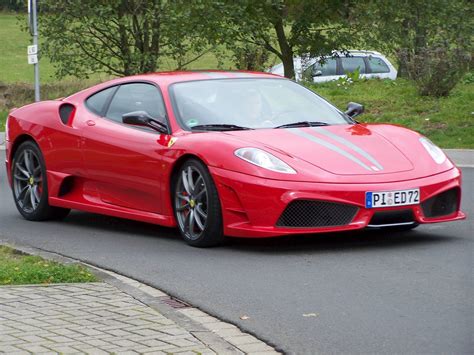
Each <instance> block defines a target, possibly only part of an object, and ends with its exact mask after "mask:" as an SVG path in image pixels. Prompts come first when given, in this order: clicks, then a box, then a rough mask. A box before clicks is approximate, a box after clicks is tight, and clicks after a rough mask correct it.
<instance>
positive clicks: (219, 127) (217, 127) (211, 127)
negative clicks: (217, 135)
mask: <svg viewBox="0 0 474 355" xmlns="http://www.w3.org/2000/svg"><path fill="white" fill-rule="evenodd" d="M191 129H192V130H193V131H194V130H203V131H241V130H245V129H253V128H250V127H242V126H237V125H235V124H219V123H214V124H200V125H197V126H193V127H191Z"/></svg>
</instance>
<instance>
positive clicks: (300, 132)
mask: <svg viewBox="0 0 474 355" xmlns="http://www.w3.org/2000/svg"><path fill="white" fill-rule="evenodd" d="M288 131H289V132H291V133H293V134H296V135H297V136H300V137H303V138H306V139H308V140H310V141H313V142H315V143H317V144H319V145H322V146H324V147H326V148H328V149H330V150H332V151H333V152H336V153H338V154H340V155H342V156H344V157H346V158H347V159H350V160H352V161H353V162H354V163H356V164H358V165H360V166H361V167H363V168H364V169H365V170H368V171H373V170H372V169H371V168H369V167H368V166H367V165H365V164H364V163H363V162H362V161H361V160H360V159H357V157H355V156H354V155H352V154H350V153H348V152H346V151H345V150H343V149H341V148H339V147H338V146H336V145H334V144H332V143H329V142H327V141H325V140H324V139H320V138H318V137H315V136H313V135H311V134H309V133H306V132H305V131H303V130H302V129H301V128H290V129H288Z"/></svg>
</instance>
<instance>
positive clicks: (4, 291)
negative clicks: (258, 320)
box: [0, 282, 276, 355]
mask: <svg viewBox="0 0 474 355" xmlns="http://www.w3.org/2000/svg"><path fill="white" fill-rule="evenodd" d="M156 291H157V292H159V293H160V291H158V290H156ZM160 294H161V293H160ZM187 312H198V313H199V312H201V311H199V310H196V309H193V308H191V309H188V310H187ZM201 313H202V312H201ZM202 314H203V315H204V316H207V315H206V314H204V313H202ZM207 317H208V318H212V317H209V316H207ZM213 319H215V318H213ZM216 321H217V320H216ZM221 323H222V324H227V323H223V322H221ZM228 326H229V327H228V329H227V330H229V329H232V328H236V327H234V326H233V325H230V324H228ZM219 328H222V326H220V327H219ZM224 328H225V327H224ZM236 334H237V336H236V337H235V335H236ZM247 337H248V339H247ZM251 338H252V340H249V339H251ZM233 339H234V343H235V342H237V343H243V344H244V345H243V348H241V349H239V346H241V347H242V345H239V344H236V346H233V345H232V344H231V343H229V344H228V346H227V347H225V346H224V347H222V344H219V342H217V343H215V344H214V343H213V341H212V340H211V341H208V342H204V341H202V340H200V339H198V337H196V336H195V335H194V334H193V333H192V332H190V331H188V330H186V329H184V328H183V327H181V326H179V325H177V324H176V323H175V322H174V321H172V320H170V319H169V318H167V317H165V316H163V315H162V314H160V313H159V312H158V311H156V310H155V309H153V308H151V307H149V306H147V305H145V304H144V303H142V302H140V301H139V300H137V299H135V298H134V297H132V296H130V295H129V294H127V293H125V292H123V291H121V290H119V289H118V288H116V287H115V286H113V285H111V284H108V283H105V282H104V283H84V284H59V285H48V286H2V287H0V353H2V352H3V353H8V354H14V353H15V354H23V353H24V354H28V353H35V354H36V353H50V354H51V353H62V354H80V353H81V354H82V353H89V354H106V353H116V354H126V353H127V354H136V353H154V354H194V355H195V354H216V353H219V354H221V353H229V354H235V353H240V354H242V353H255V354H257V353H260V352H262V353H263V354H272V353H273V354H275V353H276V352H275V351H274V350H273V349H272V348H271V347H269V346H267V345H266V344H264V343H262V342H260V341H259V340H258V339H256V338H254V337H252V336H250V335H246V334H244V333H241V332H240V330H238V329H237V328H236V330H235V333H234V338H233ZM235 339H237V341H235ZM246 339H247V341H245V340H246ZM245 344H247V349H250V351H245ZM249 346H251V347H249ZM252 349H253V350H254V352H252Z"/></svg>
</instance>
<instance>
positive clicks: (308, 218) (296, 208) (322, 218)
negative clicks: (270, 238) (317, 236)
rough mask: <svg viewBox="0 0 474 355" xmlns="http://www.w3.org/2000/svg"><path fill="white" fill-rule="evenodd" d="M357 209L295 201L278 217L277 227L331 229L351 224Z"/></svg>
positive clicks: (325, 202)
mask: <svg viewBox="0 0 474 355" xmlns="http://www.w3.org/2000/svg"><path fill="white" fill-rule="evenodd" d="M358 210H359V209H358V208H357V207H356V206H351V205H346V204H342V203H335V202H327V201H314V200H296V201H293V202H291V203H290V204H289V205H288V206H287V207H286V209H285V211H284V212H283V213H282V215H281V216H280V219H279V220H278V222H277V224H276V225H277V226H278V227H295V228H305V227H306V228H310V227H333V226H344V225H346V224H349V223H351V221H352V220H353V219H354V217H355V215H356V213H357V211H358Z"/></svg>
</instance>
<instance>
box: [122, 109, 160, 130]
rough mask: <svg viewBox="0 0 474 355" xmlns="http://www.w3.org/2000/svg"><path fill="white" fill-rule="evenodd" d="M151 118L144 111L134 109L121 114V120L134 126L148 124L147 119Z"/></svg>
mask: <svg viewBox="0 0 474 355" xmlns="http://www.w3.org/2000/svg"><path fill="white" fill-rule="evenodd" d="M151 119H153V117H151V116H150V115H149V114H148V113H147V112H145V111H134V112H129V113H126V114H124V115H123V116H122V122H123V123H125V124H129V125H134V126H148V120H151Z"/></svg>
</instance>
